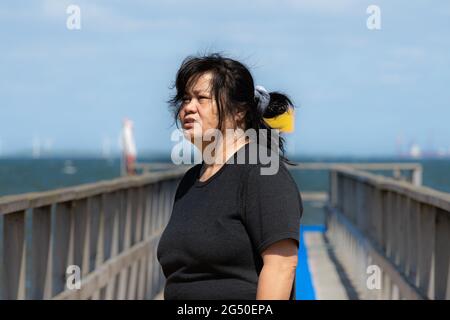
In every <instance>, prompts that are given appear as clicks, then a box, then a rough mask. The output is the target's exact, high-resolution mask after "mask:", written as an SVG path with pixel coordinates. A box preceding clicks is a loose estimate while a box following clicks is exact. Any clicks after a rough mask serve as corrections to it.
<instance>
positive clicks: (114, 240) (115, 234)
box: [105, 192, 121, 300]
mask: <svg viewBox="0 0 450 320" xmlns="http://www.w3.org/2000/svg"><path fill="white" fill-rule="evenodd" d="M120 196H121V193H120V192H115V193H114V194H113V195H112V197H111V206H112V208H113V212H112V220H113V226H112V237H111V252H110V259H112V258H114V257H116V256H117V255H118V254H119V213H120ZM116 283H117V276H115V275H114V276H111V279H110V280H109V281H108V285H107V287H106V292H105V299H106V300H112V299H115V297H116V287H117V286H116Z"/></svg>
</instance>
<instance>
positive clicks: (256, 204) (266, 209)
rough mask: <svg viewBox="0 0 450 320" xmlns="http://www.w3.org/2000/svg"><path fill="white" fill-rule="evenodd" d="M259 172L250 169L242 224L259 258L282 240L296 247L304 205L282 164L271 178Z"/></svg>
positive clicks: (245, 189)
mask: <svg viewBox="0 0 450 320" xmlns="http://www.w3.org/2000/svg"><path fill="white" fill-rule="evenodd" d="M260 169H261V167H260V166H252V167H251V168H250V169H249V171H248V177H247V182H246V184H245V186H244V201H243V203H244V204H243V212H244V216H243V220H244V224H245V226H246V229H247V232H248V234H249V237H250V239H251V241H252V243H253V245H254V246H255V248H256V250H257V251H258V252H259V253H260V254H261V253H262V252H263V251H264V250H265V249H267V248H268V247H269V246H270V245H271V244H273V243H275V242H277V241H279V240H283V239H294V240H296V242H297V246H298V245H299V238H300V218H301V216H302V213H303V204H302V200H301V196H300V192H299V190H298V188H297V185H296V183H295V182H294V180H293V178H292V176H291V175H290V173H289V171H288V169H287V168H286V167H285V166H284V165H283V164H282V163H280V167H279V169H278V171H277V173H275V174H273V175H262V174H261V172H260V171H261V170H260Z"/></svg>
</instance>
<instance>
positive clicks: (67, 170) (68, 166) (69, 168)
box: [62, 160, 77, 174]
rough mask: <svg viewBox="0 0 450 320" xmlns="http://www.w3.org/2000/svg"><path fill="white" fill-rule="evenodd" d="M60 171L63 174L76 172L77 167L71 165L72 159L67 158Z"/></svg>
mask: <svg viewBox="0 0 450 320" xmlns="http://www.w3.org/2000/svg"><path fill="white" fill-rule="evenodd" d="M62 172H63V173H64V174H75V173H76V172H77V168H76V167H75V166H74V165H73V163H72V161H70V160H67V161H65V162H64V167H63V169H62Z"/></svg>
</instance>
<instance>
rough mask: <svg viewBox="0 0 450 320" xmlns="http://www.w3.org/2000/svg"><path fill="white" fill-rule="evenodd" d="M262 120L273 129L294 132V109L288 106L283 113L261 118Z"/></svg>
mask: <svg viewBox="0 0 450 320" xmlns="http://www.w3.org/2000/svg"><path fill="white" fill-rule="evenodd" d="M263 119H264V121H265V122H266V123H267V124H268V125H269V126H270V127H271V128H274V129H278V130H280V131H281V132H286V133H291V132H294V109H293V108H289V109H288V110H287V111H286V112H285V113H282V114H280V115H279V116H276V117H274V118H263Z"/></svg>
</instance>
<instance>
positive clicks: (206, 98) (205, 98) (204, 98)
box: [198, 97, 211, 101]
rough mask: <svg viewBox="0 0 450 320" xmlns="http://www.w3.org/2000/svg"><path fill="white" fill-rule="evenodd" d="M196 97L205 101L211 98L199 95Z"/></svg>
mask: <svg viewBox="0 0 450 320" xmlns="http://www.w3.org/2000/svg"><path fill="white" fill-rule="evenodd" d="M198 99H199V100H201V101H205V100H209V99H211V98H209V97H199V98H198Z"/></svg>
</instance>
